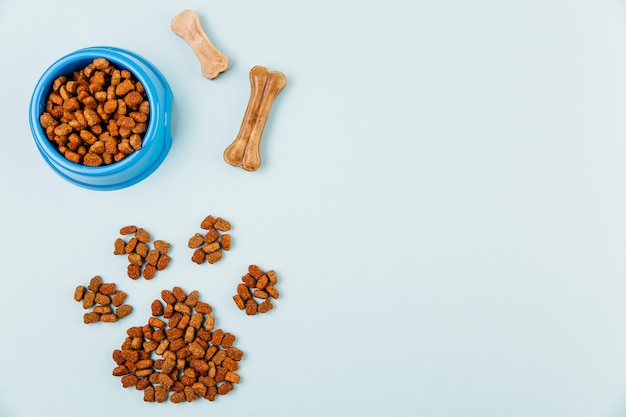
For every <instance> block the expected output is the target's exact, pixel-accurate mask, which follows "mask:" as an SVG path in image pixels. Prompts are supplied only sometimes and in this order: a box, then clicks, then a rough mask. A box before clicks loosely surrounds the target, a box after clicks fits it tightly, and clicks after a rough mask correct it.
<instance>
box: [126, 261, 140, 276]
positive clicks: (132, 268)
mask: <svg viewBox="0 0 626 417" xmlns="http://www.w3.org/2000/svg"><path fill="white" fill-rule="evenodd" d="M127 274H128V278H130V279H137V278H139V277H140V276H141V268H140V267H139V266H137V265H133V264H129V265H128V267H127Z"/></svg>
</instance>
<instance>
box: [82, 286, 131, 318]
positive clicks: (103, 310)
mask: <svg viewBox="0 0 626 417" xmlns="http://www.w3.org/2000/svg"><path fill="white" fill-rule="evenodd" d="M74 300H75V301H77V302H82V303H83V308H84V309H85V310H90V311H88V312H87V313H85V314H84V315H83V322H84V323H85V324H92V323H97V322H99V321H102V322H106V323H114V322H116V321H118V320H119V319H123V318H124V317H126V316H128V315H129V314H130V313H131V312H132V311H133V307H132V306H131V305H129V304H124V301H125V300H126V293H125V292H123V291H120V290H118V289H117V288H116V284H114V283H106V284H105V283H103V282H102V278H101V277H100V276H99V275H96V276H94V277H93V278H91V280H90V281H89V285H88V286H87V287H85V286H84V285H78V286H77V287H76V289H75V290H74Z"/></svg>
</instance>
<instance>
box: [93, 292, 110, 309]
mask: <svg viewBox="0 0 626 417" xmlns="http://www.w3.org/2000/svg"><path fill="white" fill-rule="evenodd" d="M95 302H96V304H100V305H103V306H106V305H109V304H111V297H109V296H108V295H104V294H102V293H100V292H97V293H96V297H95Z"/></svg>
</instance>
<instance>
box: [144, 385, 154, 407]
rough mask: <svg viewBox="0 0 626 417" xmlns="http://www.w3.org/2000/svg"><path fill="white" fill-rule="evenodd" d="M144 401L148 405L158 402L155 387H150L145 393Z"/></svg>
mask: <svg viewBox="0 0 626 417" xmlns="http://www.w3.org/2000/svg"><path fill="white" fill-rule="evenodd" d="M143 400H144V401H145V402H148V403H152V402H154V401H155V400H156V389H155V388H154V387H153V386H148V387H146V389H145V390H144V391H143Z"/></svg>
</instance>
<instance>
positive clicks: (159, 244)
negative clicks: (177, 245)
mask: <svg viewBox="0 0 626 417" xmlns="http://www.w3.org/2000/svg"><path fill="white" fill-rule="evenodd" d="M153 245H154V248H155V249H156V250H158V251H159V252H161V253H167V252H168V251H169V250H170V247H171V245H170V244H169V243H167V242H165V241H163V240H155V241H154V243H153Z"/></svg>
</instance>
